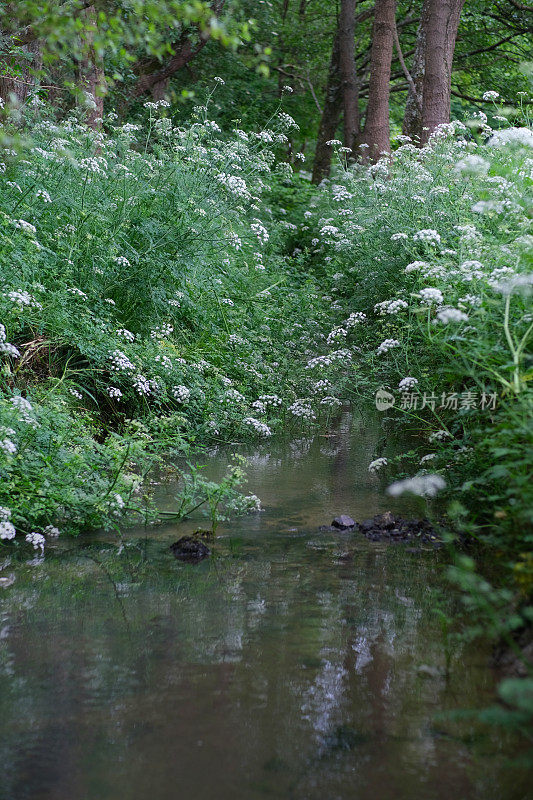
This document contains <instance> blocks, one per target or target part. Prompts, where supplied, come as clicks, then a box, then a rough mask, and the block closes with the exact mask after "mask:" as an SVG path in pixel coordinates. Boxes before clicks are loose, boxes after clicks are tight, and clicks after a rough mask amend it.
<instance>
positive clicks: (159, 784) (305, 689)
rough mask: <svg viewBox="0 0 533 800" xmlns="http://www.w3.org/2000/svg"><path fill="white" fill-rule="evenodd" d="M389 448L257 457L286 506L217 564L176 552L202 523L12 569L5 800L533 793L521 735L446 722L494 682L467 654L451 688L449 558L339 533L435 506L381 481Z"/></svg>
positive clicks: (213, 469)
mask: <svg viewBox="0 0 533 800" xmlns="http://www.w3.org/2000/svg"><path fill="white" fill-rule="evenodd" d="M377 435H378V434H377V432H376V430H375V429H374V428H373V427H372V426H369V425H368V424H363V423H361V422H358V421H357V420H356V421H355V422H353V421H352V420H351V418H350V417H347V416H345V417H343V418H342V419H341V420H340V422H339V426H338V429H337V430H336V431H334V434H333V435H332V436H328V437H325V436H317V437H315V438H314V439H313V440H306V439H300V440H298V441H292V442H289V443H278V444H276V445H274V446H272V445H269V446H268V447H264V448H263V449H252V450H249V455H250V468H249V478H250V479H249V489H250V490H251V491H254V492H255V493H256V494H258V495H259V496H260V497H261V499H262V501H263V504H264V505H265V507H266V511H264V512H263V513H261V514H256V515H253V516H248V517H246V518H244V519H241V520H238V521H237V522H235V523H232V524H231V525H228V526H226V527H223V528H220V529H219V533H220V537H219V538H218V539H217V540H216V542H215V543H214V546H213V549H214V555H213V557H212V558H211V559H209V560H207V561H204V562H202V563H201V564H198V565H188V564H181V563H179V562H177V561H175V560H174V558H173V557H172V556H171V555H170V553H169V551H168V545H169V544H170V543H171V542H172V541H175V540H176V538H178V536H179V535H181V534H183V533H184V532H186V531H187V526H183V525H182V526H179V527H176V526H174V525H167V526H164V527H162V528H158V529H155V530H154V529H151V530H149V531H144V530H143V529H137V530H133V531H128V535H127V540H126V544H125V546H123V547H122V548H119V547H118V546H117V542H116V541H115V540H114V539H113V537H111V536H109V535H107V536H92V537H87V538H85V539H83V540H78V541H77V542H75V543H74V545H72V543H71V542H68V541H67V540H65V541H64V542H63V543H61V542H59V543H58V545H57V553H56V554H55V556H51V557H50V556H49V557H47V559H46V560H45V561H44V562H43V563H41V564H38V563H37V564H22V565H14V564H11V565H9V566H8V567H5V569H4V572H3V574H6V572H10V573H14V575H15V582H14V583H13V584H12V585H11V586H9V587H8V588H3V589H0V592H1V594H0V720H1V730H0V763H1V767H0V769H1V771H2V781H1V785H0V798H1V799H2V800H4V799H5V800H19V799H20V800H22V798H24V799H26V798H28V800H29V799H30V798H31V800H93V799H94V800H146V798H150V800H174V798H180V799H181V798H183V799H184V800H259V799H260V798H269V797H270V798H279V800H285V798H286V799H287V800H289V799H293V798H294V799H295V800H322V799H323V798H324V799H325V800H337V799H338V800H353V799H355V798H357V800H367V798H368V799H369V800H370V799H371V800H377V799H378V798H379V800H389V799H391V800H392V798H394V799H395V800H404V799H405V800H412V798H423V799H424V800H431V799H432V798H439V799H440V798H442V799H443V800H449V799H450V798H454V800H463V799H464V800H467V799H468V800H470V798H483V799H484V800H491V799H492V798H494V800H496V798H497V799H498V800H510V799H511V798H515V797H516V798H519V797H525V796H526V792H525V791H524V789H523V786H522V785H521V784H520V781H519V779H518V778H517V776H516V775H515V774H514V773H513V771H512V770H510V769H509V768H508V767H507V766H506V761H507V758H508V757H509V756H510V755H511V754H512V742H511V741H509V740H506V739H505V738H504V737H503V736H501V735H500V734H497V733H495V732H494V731H490V732H487V731H486V730H484V729H483V728H481V727H479V726H478V725H477V724H476V723H475V722H472V721H471V720H463V721H458V720H451V719H449V718H442V717H441V718H438V717H437V716H436V715H438V714H439V713H440V712H445V711H449V710H455V709H461V708H471V707H481V706H482V705H484V704H487V703H490V702H492V692H493V688H494V682H495V678H494V676H493V675H492V673H491V672H490V670H488V669H487V666H486V664H487V653H486V652H485V651H484V650H483V648H480V647H479V645H476V646H475V647H472V646H466V645H465V644H458V643H455V644H454V652H453V658H452V661H451V665H450V671H449V674H448V675H446V670H445V665H446V655H445V647H444V642H443V638H442V633H441V629H440V625H439V622H438V618H437V616H436V614H435V608H436V606H437V605H440V606H441V607H442V608H444V610H445V611H447V612H448V613H453V605H454V603H455V602H456V598H455V597H453V596H450V592H449V590H448V591H447V593H446V594H445V595H443V594H441V593H440V591H439V586H441V585H442V571H443V567H442V564H441V561H442V559H441V558H440V557H439V553H438V552H436V551H434V550H429V549H428V550H427V551H424V552H422V553H412V552H409V550H408V549H407V548H406V547H405V546H404V545H401V544H397V545H388V544H385V543H374V542H372V543H371V542H368V541H366V540H365V539H364V538H363V537H362V536H360V535H358V534H351V533H329V532H328V533H323V532H319V531H318V526H319V525H321V524H324V523H329V522H330V520H331V518H332V517H333V516H334V515H335V514H337V513H341V512H347V513H350V514H351V515H352V516H354V517H355V518H356V519H362V518H366V517H368V516H372V515H373V514H375V513H378V512H381V511H384V510H386V509H387V508H392V509H393V510H399V511H400V510H404V511H406V513H407V512H412V511H414V510H416V509H414V508H413V507H412V506H411V507H409V506H408V505H404V506H403V507H402V506H401V504H396V506H392V505H391V502H390V500H388V499H387V498H386V497H385V496H384V494H383V492H382V489H381V488H380V486H379V483H378V481H377V480H376V479H375V478H373V477H372V476H370V475H369V474H368V471H367V464H368V462H369V461H370V460H371V459H372V457H373V456H374V446H375V441H376V436H377ZM242 451H243V449H242V448H241V452H242ZM227 461H228V453H227V451H221V452H218V453H217V452H213V453H211V454H210V456H209V465H208V468H207V471H208V473H210V474H212V475H213V476H216V475H217V474H219V473H220V472H221V471H223V469H224V467H225V465H226V463H227ZM172 497H173V487H172V485H164V486H162V487H160V491H159V500H160V503H161V505H162V506H164V507H165V506H166V507H171V506H172ZM191 524H192V523H191ZM195 524H196V525H197V524H198V523H197V522H196V523H195Z"/></svg>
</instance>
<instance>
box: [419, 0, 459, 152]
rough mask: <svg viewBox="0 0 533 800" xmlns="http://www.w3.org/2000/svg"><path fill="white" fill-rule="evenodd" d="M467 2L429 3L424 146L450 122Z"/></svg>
mask: <svg viewBox="0 0 533 800" xmlns="http://www.w3.org/2000/svg"><path fill="white" fill-rule="evenodd" d="M464 2H465V0H429V8H428V18H427V32H426V56H425V72H424V83H423V90H422V91H423V101H422V133H421V142H422V144H425V143H426V142H427V141H428V139H429V137H430V136H431V134H432V133H433V131H434V130H435V128H436V127H437V125H441V124H442V123H445V122H449V121H450V99H451V80H452V62H453V54H454V50H455V40H456V38H457V29H458V27H459V20H460V18H461V11H462V10H463V5H464Z"/></svg>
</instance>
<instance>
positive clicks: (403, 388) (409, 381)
mask: <svg viewBox="0 0 533 800" xmlns="http://www.w3.org/2000/svg"><path fill="white" fill-rule="evenodd" d="M417 385H418V380H417V379H416V378H411V377H410V376H407V377H406V378H402V379H401V381H400V383H399V384H398V389H399V390H400V392H407V391H409V389H414V388H415V386H417Z"/></svg>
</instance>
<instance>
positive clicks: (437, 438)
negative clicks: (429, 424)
mask: <svg viewBox="0 0 533 800" xmlns="http://www.w3.org/2000/svg"><path fill="white" fill-rule="evenodd" d="M449 438H450V434H449V433H448V431H445V430H443V429H441V430H439V431H434V432H433V433H430V434H429V436H428V442H442V441H443V439H449Z"/></svg>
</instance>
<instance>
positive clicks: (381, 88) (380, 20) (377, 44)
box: [363, 0, 396, 161]
mask: <svg viewBox="0 0 533 800" xmlns="http://www.w3.org/2000/svg"><path fill="white" fill-rule="evenodd" d="M395 24H396V0H376V6H375V10H374V26H373V29H372V49H371V53H370V81H369V87H368V105H367V110H366V122H365V132H364V137H363V140H364V143H365V144H367V145H368V148H366V152H365V153H364V154H363V157H364V160H365V161H377V160H378V158H379V157H380V155H381V153H383V152H387V153H388V152H390V122H389V97H390V75H391V63H392V48H393V44H394V26H395Z"/></svg>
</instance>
